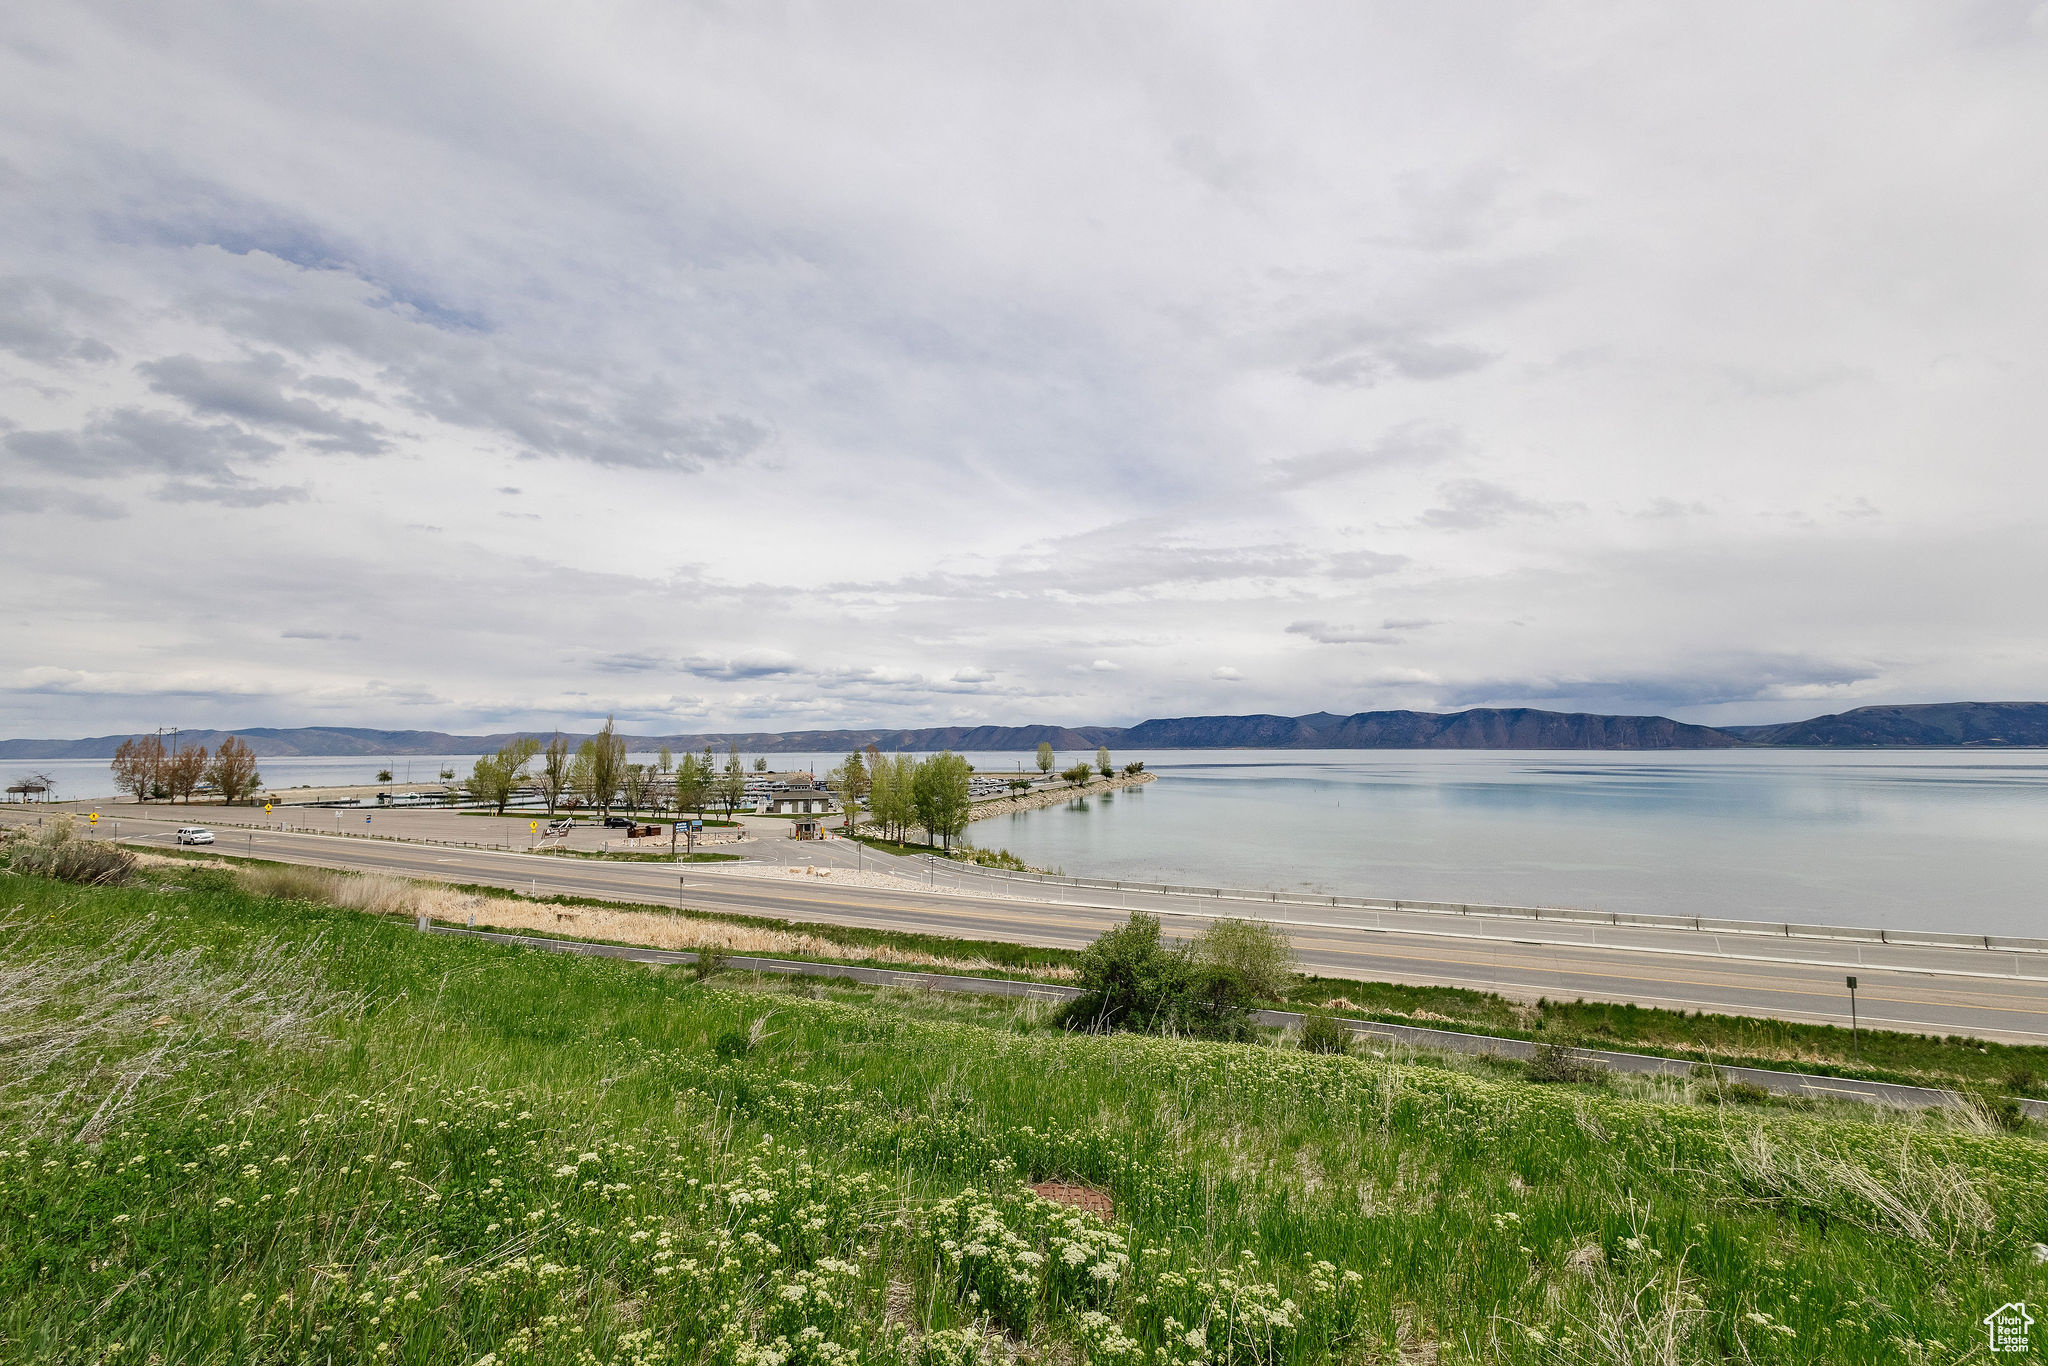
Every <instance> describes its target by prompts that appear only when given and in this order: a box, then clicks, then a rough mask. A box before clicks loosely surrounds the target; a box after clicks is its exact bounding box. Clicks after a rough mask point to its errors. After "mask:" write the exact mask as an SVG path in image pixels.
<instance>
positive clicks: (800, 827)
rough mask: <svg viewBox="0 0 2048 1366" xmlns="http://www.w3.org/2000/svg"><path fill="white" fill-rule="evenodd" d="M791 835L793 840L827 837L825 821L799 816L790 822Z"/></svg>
mask: <svg viewBox="0 0 2048 1366" xmlns="http://www.w3.org/2000/svg"><path fill="white" fill-rule="evenodd" d="M789 837H790V838H791V839H793V840H821V839H823V838H825V822H823V821H821V820H817V819H815V818H813V817H808V816H799V817H797V818H796V819H795V820H793V821H791V822H790V823H789Z"/></svg>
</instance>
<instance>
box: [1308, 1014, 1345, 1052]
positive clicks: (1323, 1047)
mask: <svg viewBox="0 0 2048 1366" xmlns="http://www.w3.org/2000/svg"><path fill="white" fill-rule="evenodd" d="M1351 1042H1352V1035H1351V1031H1350V1030H1349V1029H1348V1028H1346V1027H1345V1026H1344V1025H1342V1024H1340V1023H1338V1021H1337V1017H1336V1016H1335V1015H1332V1014H1330V1013H1329V1012H1328V1011H1326V1010H1316V1011H1311V1012H1309V1013H1308V1014H1306V1015H1304V1016H1302V1017H1301V1048H1302V1051H1303V1052H1305V1053H1349V1052H1350V1051H1351Z"/></svg>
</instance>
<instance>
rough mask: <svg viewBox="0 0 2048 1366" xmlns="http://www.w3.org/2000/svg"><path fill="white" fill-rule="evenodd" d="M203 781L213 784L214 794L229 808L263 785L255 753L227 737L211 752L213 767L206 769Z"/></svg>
mask: <svg viewBox="0 0 2048 1366" xmlns="http://www.w3.org/2000/svg"><path fill="white" fill-rule="evenodd" d="M206 780H207V781H208V782H210V783H212V784H213V790H214V791H216V792H218V793H220V799H221V800H222V801H223V802H226V803H227V804H228V805H230V806H233V805H234V804H235V803H236V802H239V801H241V800H243V799H244V798H248V797H253V796H255V795H256V789H257V788H258V787H259V786H261V785H262V782H263V775H262V774H261V773H258V772H257V771H256V751H255V750H253V749H251V748H249V747H248V746H247V745H245V744H243V743H242V742H241V740H239V739H237V738H236V737H235V736H232V735H230V736H229V737H228V738H227V739H225V740H223V741H221V742H220V748H219V749H218V750H216V751H215V752H214V756H213V763H212V764H210V765H208V766H207V770H206Z"/></svg>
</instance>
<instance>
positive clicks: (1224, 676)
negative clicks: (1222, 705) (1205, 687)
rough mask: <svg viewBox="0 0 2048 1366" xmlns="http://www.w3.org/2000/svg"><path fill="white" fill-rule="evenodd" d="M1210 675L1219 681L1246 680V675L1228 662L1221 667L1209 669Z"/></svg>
mask: <svg viewBox="0 0 2048 1366" xmlns="http://www.w3.org/2000/svg"><path fill="white" fill-rule="evenodd" d="M1209 677H1211V678H1213V679H1215V680H1216V681H1217V682H1219V683H1242V682H1244V675H1243V674H1241V673H1239V672H1238V671H1237V670H1235V669H1233V668H1231V667H1230V666H1229V665H1228V664H1225V665H1223V666H1221V667H1220V668H1215V669H1211V670H1210V671H1209Z"/></svg>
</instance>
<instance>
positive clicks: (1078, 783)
mask: <svg viewBox="0 0 2048 1366" xmlns="http://www.w3.org/2000/svg"><path fill="white" fill-rule="evenodd" d="M1092 772H1094V770H1093V769H1091V768H1089V767H1088V765H1086V764H1075V765H1074V766H1073V767H1072V768H1063V769H1061V770H1060V776H1061V777H1062V778H1065V779H1066V780H1067V781H1068V782H1070V783H1072V784H1073V785H1074V786H1075V787H1085V786H1087V784H1088V775H1089V774H1090V773H1092Z"/></svg>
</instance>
